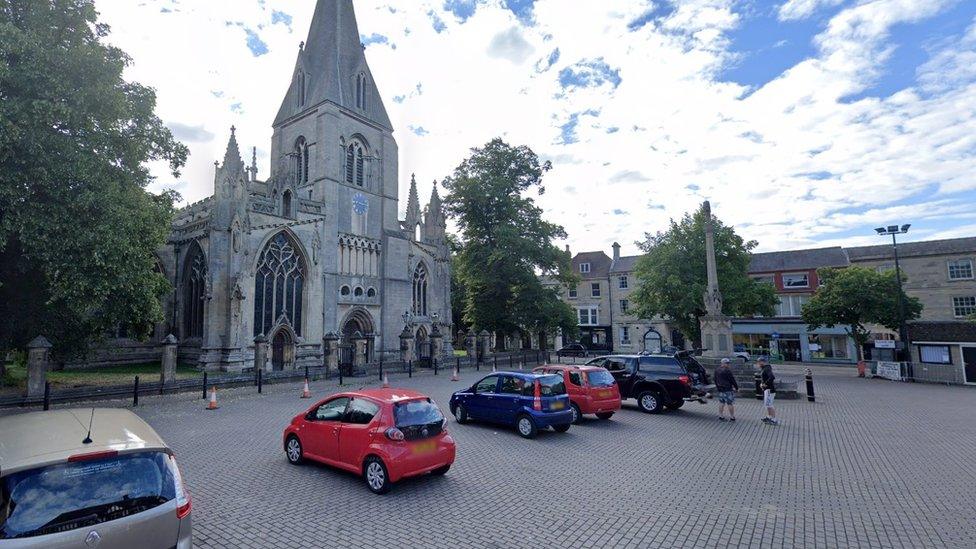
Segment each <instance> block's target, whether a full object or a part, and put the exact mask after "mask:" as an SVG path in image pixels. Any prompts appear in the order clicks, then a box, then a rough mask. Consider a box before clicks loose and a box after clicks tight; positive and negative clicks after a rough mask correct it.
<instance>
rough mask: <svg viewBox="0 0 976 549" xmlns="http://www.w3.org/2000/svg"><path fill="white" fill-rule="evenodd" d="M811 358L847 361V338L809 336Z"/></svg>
mask: <svg viewBox="0 0 976 549" xmlns="http://www.w3.org/2000/svg"><path fill="white" fill-rule="evenodd" d="M807 346H808V348H809V350H810V358H841V359H847V357H848V354H847V336H836V335H819V334H810V335H808V336H807Z"/></svg>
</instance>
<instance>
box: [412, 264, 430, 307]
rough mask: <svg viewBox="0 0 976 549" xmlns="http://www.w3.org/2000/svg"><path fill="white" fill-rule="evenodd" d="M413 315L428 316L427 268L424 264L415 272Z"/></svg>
mask: <svg viewBox="0 0 976 549" xmlns="http://www.w3.org/2000/svg"><path fill="white" fill-rule="evenodd" d="M413 314H415V315H418V316H427V267H425V266H424V264H423V263H419V264H418V265H417V268H416V269H415V270H414V271H413Z"/></svg>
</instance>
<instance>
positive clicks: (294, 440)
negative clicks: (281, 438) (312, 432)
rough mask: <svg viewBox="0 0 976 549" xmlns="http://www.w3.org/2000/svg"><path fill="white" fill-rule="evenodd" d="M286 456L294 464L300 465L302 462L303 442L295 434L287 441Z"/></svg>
mask: <svg viewBox="0 0 976 549" xmlns="http://www.w3.org/2000/svg"><path fill="white" fill-rule="evenodd" d="M285 456H287V457H288V463H291V464H292V465H299V464H301V462H302V443H301V441H299V440H298V437H296V436H295V435H291V436H290V437H288V440H287V441H285Z"/></svg>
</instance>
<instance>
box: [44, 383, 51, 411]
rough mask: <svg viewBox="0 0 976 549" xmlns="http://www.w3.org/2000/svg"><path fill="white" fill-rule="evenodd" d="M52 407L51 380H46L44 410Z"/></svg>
mask: <svg viewBox="0 0 976 549" xmlns="http://www.w3.org/2000/svg"><path fill="white" fill-rule="evenodd" d="M50 409H51V382H50V381H45V382H44V411H45V412H46V411H48V410H50Z"/></svg>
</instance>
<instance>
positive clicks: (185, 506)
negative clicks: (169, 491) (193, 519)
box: [169, 455, 193, 519]
mask: <svg viewBox="0 0 976 549" xmlns="http://www.w3.org/2000/svg"><path fill="white" fill-rule="evenodd" d="M169 464H170V471H172V473H173V484H175V487H176V518H178V519H183V518H186V516H187V515H189V514H190V509H191V508H192V507H193V501H192V500H191V499H190V493H189V492H187V491H186V486H184V485H183V474H182V473H181V472H180V466H179V464H177V463H176V458H175V457H173V456H172V455H170V456H169Z"/></svg>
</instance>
